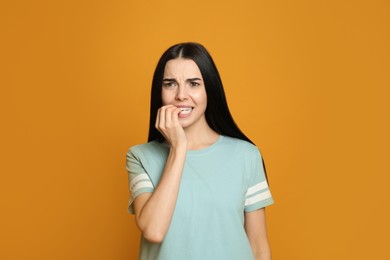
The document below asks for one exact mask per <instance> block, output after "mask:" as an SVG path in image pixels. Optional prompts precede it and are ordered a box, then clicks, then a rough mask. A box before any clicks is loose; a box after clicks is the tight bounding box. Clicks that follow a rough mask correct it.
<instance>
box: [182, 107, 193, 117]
mask: <svg viewBox="0 0 390 260" xmlns="http://www.w3.org/2000/svg"><path fill="white" fill-rule="evenodd" d="M180 110H181V112H180V113H179V114H180V115H187V114H189V113H191V111H192V108H191V107H181V108H180Z"/></svg>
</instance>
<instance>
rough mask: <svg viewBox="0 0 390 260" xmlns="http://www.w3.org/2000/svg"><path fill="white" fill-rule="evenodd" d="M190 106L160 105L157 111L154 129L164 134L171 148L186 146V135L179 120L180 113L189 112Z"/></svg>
mask: <svg viewBox="0 0 390 260" xmlns="http://www.w3.org/2000/svg"><path fill="white" fill-rule="evenodd" d="M191 110H192V108H190V107H186V108H184V107H175V106H173V105H166V106H162V107H161V108H160V109H159V110H158V111H157V117H156V124H155V127H156V129H157V130H158V131H159V132H160V133H161V134H162V135H163V136H164V138H165V140H166V141H167V142H169V144H170V145H171V147H172V148H177V147H185V148H187V137H186V134H185V132H184V129H183V127H182V126H181V125H180V122H179V114H180V113H187V114H188V113H190V112H191Z"/></svg>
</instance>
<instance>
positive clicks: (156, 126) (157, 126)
mask: <svg viewBox="0 0 390 260" xmlns="http://www.w3.org/2000/svg"><path fill="white" fill-rule="evenodd" d="M159 125H160V109H158V110H157V115H156V122H155V123H154V127H155V128H156V129H159Z"/></svg>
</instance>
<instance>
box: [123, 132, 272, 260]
mask: <svg viewBox="0 0 390 260" xmlns="http://www.w3.org/2000/svg"><path fill="white" fill-rule="evenodd" d="M168 153H169V147H168V146H167V145H166V144H162V143H159V142H157V141H152V142H149V143H146V144H141V145H137V146H134V147H132V148H130V149H129V151H128V153H127V170H128V173H129V182H130V183H129V185H130V192H131V197H130V201H129V208H128V210H129V213H134V209H133V201H134V199H135V198H136V197H137V196H138V195H139V194H141V193H144V192H153V190H154V188H155V187H156V186H157V185H158V183H159V180H160V177H161V174H162V172H163V169H164V166H165V162H166V160H167V158H168ZM272 203H273V198H272V195H271V193H270V190H269V187H268V184H267V181H266V178H265V174H264V168H263V164H262V159H261V155H260V152H259V150H258V148H257V147H256V146H254V145H252V144H250V143H249V142H246V141H243V140H240V139H237V138H232V137H227V136H222V135H221V136H220V137H219V138H218V140H217V141H216V142H215V143H214V144H212V145H211V146H209V147H207V148H205V149H200V150H190V151H188V152H187V157H186V161H185V166H184V171H183V175H182V179H181V183H180V189H179V195H178V198H177V203H176V207H175V211H174V214H173V217H172V222H171V224H170V226H169V230H168V233H167V234H166V236H165V238H164V240H163V242H162V243H151V242H149V241H147V240H146V239H144V238H143V237H142V238H141V248H140V257H139V258H140V259H141V260H154V259H159V260H161V259H163V260H199V259H202V260H209V259H210V260H216V259H217V260H218V259H224V260H228V259H232V260H233V259H234V260H246V259H253V253H252V250H251V247H250V244H249V240H248V237H247V235H246V233H245V229H244V212H250V211H253V210H256V209H260V208H263V207H265V206H268V205H270V204H272Z"/></svg>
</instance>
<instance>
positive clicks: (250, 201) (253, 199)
mask: <svg viewBox="0 0 390 260" xmlns="http://www.w3.org/2000/svg"><path fill="white" fill-rule="evenodd" d="M268 198H271V192H270V191H269V190H267V191H264V192H262V193H259V194H257V195H255V196H253V197H250V198H248V199H246V200H245V206H248V205H252V204H255V203H257V202H260V201H262V200H265V199H268Z"/></svg>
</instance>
